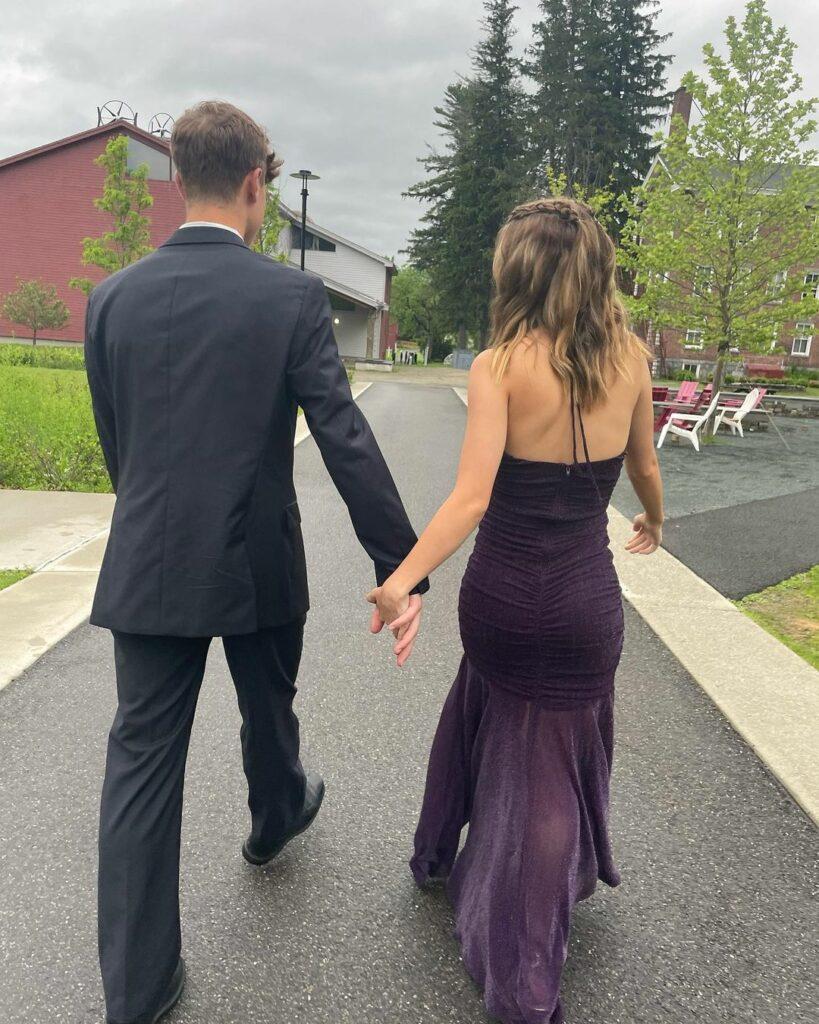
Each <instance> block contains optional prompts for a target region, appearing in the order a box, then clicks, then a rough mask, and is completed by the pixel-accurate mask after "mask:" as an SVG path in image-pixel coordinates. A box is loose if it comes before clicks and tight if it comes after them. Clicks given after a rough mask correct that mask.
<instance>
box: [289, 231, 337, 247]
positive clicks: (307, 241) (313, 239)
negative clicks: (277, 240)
mask: <svg viewBox="0 0 819 1024" xmlns="http://www.w3.org/2000/svg"><path fill="white" fill-rule="evenodd" d="M290 237H291V240H290V248H291V250H293V249H301V227H300V226H299V225H298V224H294V225H293V230H292V232H291V236H290ZM304 248H305V249H313V250H315V251H316V252H335V251H336V247H335V243H334V242H330V241H328V240H327V239H326V238H321V237H319V235H314V234H313V232H312V231H305V232H304Z"/></svg>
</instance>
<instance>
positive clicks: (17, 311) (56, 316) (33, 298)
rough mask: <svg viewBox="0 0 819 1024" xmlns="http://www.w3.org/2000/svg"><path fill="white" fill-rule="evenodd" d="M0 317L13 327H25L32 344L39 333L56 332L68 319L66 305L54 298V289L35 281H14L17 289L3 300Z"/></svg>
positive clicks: (55, 292) (35, 341) (50, 285)
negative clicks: (3, 317)
mask: <svg viewBox="0 0 819 1024" xmlns="http://www.w3.org/2000/svg"><path fill="white" fill-rule="evenodd" d="M3 314H4V316H5V317H6V319H7V320H10V321H11V322H12V323H13V324H20V325H21V326H23V327H28V329H29V330H30V331H31V343H32V344H33V345H36V344H37V335H38V334H39V333H40V331H42V330H52V331H57V330H60V328H62V327H65V325H66V324H67V323H68V320H69V311H68V306H66V304H65V303H64V302H63V301H62V299H61V298H60V297H59V296H58V295H57V289H56V287H55V286H54V285H53V284H44V283H43V282H42V281H38V280H34V281H20V280H19V279H18V281H17V287H16V288H15V289H14V291H13V292H9V294H8V295H7V296H6V297H5V299H4V301H3Z"/></svg>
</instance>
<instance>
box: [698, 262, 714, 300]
mask: <svg viewBox="0 0 819 1024" xmlns="http://www.w3.org/2000/svg"><path fill="white" fill-rule="evenodd" d="M713 287H714V268H713V267H704V266H698V267H697V268H696V270H695V271H694V294H695V295H704V294H705V293H706V292H710V291H711V289H712V288H713Z"/></svg>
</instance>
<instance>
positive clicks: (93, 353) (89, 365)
mask: <svg viewBox="0 0 819 1024" xmlns="http://www.w3.org/2000/svg"><path fill="white" fill-rule="evenodd" d="M99 357H100V339H99V338H97V337H96V317H95V316H94V313H93V311H92V308H91V296H90V295H89V297H88V303H87V305H86V309H85V372H86V375H87V377H88V387H89V389H90V391H91V405H92V408H93V410H94V422H95V423H96V425H97V434H98V435H99V439H100V446H101V447H102V454H103V456H104V457H105V465H106V466H107V467H108V476H109V477H110V478H111V486H112V487H113V489H114V493H115V494H116V491H117V479H118V477H119V462H118V460H117V430H116V420H115V417H114V406H113V404H112V403H111V398H110V390H109V388H110V382H109V381H105V380H104V379H103V375H102V373H101V371H100V366H99Z"/></svg>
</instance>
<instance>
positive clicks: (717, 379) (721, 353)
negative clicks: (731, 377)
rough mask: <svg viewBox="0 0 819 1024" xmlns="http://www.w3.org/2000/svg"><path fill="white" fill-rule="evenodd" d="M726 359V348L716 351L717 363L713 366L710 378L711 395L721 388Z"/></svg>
mask: <svg viewBox="0 0 819 1024" xmlns="http://www.w3.org/2000/svg"><path fill="white" fill-rule="evenodd" d="M727 358H728V350H727V348H726V349H724V348H719V349H717V361H716V363H715V364H714V376H713V377H712V378H711V381H712V384H713V393H714V394H716V393H717V392H718V391H719V389H720V388H721V387H722V378H723V377H724V376H725V362H726V360H727Z"/></svg>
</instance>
